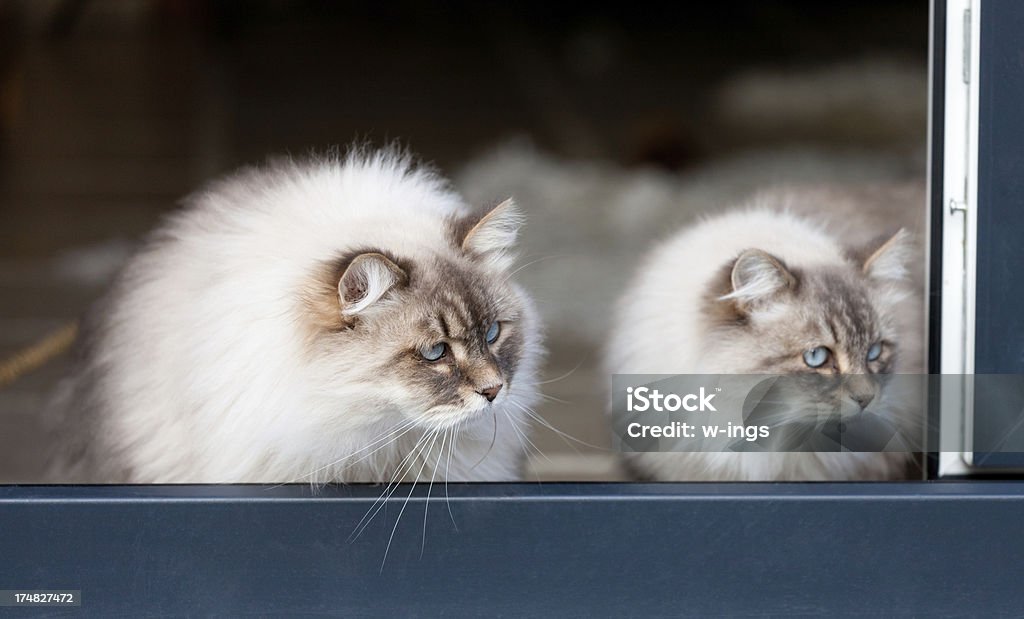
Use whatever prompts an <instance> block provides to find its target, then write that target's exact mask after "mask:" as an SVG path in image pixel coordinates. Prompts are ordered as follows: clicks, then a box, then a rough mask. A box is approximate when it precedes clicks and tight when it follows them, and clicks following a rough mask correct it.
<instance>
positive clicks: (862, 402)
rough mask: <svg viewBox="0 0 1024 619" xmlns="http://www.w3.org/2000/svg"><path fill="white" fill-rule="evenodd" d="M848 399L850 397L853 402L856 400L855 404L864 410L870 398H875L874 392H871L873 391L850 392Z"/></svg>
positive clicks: (869, 402)
mask: <svg viewBox="0 0 1024 619" xmlns="http://www.w3.org/2000/svg"><path fill="white" fill-rule="evenodd" d="M850 399H852V400H853V401H854V402H856V403H857V405H858V406H860V409H861V410H864V409H865V408H867V407H868V404H871V400H874V399H875V394H873V393H851V394H850Z"/></svg>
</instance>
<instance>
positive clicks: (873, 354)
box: [868, 342, 882, 361]
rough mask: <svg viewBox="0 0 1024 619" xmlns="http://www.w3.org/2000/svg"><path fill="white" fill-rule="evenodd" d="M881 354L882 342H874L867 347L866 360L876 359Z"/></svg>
mask: <svg viewBox="0 0 1024 619" xmlns="http://www.w3.org/2000/svg"><path fill="white" fill-rule="evenodd" d="M881 356H882V343H881V342H875V343H874V344H872V345H871V348H869V349H868V361H878V358H879V357H881Z"/></svg>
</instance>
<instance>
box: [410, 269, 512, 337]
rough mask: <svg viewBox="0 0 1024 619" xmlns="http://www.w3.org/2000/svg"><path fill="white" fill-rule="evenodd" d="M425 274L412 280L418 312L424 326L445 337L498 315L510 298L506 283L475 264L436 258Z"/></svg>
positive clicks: (460, 334)
mask: <svg viewBox="0 0 1024 619" xmlns="http://www.w3.org/2000/svg"><path fill="white" fill-rule="evenodd" d="M427 266H428V268H427V269H421V270H420V272H421V274H422V277H421V278H420V279H419V280H418V281H414V282H412V288H413V294H414V295H415V298H416V301H417V302H416V305H417V307H416V314H417V315H418V316H417V317H418V322H419V323H420V325H421V327H422V328H427V329H430V330H432V331H436V332H439V333H441V334H442V335H444V336H445V337H452V338H459V337H464V336H466V335H468V334H469V333H472V332H475V331H476V330H478V329H479V328H480V325H481V324H483V323H484V322H486V321H489V320H495V319H497V317H498V316H497V314H498V313H499V312H500V310H501V305H502V304H507V303H509V302H510V295H508V294H507V291H506V290H505V288H506V284H505V283H504V282H503V281H502V280H500V279H496V278H495V277H494V276H489V275H488V274H487V273H484V272H482V271H480V270H478V269H475V268H473V266H472V265H471V264H464V263H460V262H458V261H455V260H449V259H444V258H436V259H434V260H433V261H431V263H430V264H429V265H427Z"/></svg>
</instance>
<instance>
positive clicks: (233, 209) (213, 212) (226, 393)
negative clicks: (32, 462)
mask: <svg viewBox="0 0 1024 619" xmlns="http://www.w3.org/2000/svg"><path fill="white" fill-rule="evenodd" d="M521 223H522V217H521V215H520V214H519V213H518V212H517V210H516V207H515V206H514V204H512V202H511V201H510V200H509V201H506V202H503V203H501V204H499V205H498V206H496V207H494V208H493V209H490V210H489V211H484V212H476V211H474V209H471V208H469V207H468V206H467V205H466V204H465V203H464V201H463V200H462V199H461V198H460V196H459V195H457V194H456V193H455V192H454V191H452V189H451V188H450V187H449V185H448V183H447V182H446V181H444V180H443V179H441V178H440V177H439V176H438V175H436V174H435V173H433V172H431V171H429V170H427V169H424V168H419V167H416V166H414V165H413V164H412V163H411V161H410V159H409V158H408V157H407V156H404V155H401V154H396V153H395V152H391V151H383V152H375V153H369V154H365V153H363V154H361V153H354V154H351V155H349V156H348V157H347V158H342V159H338V158H327V159H323V160H318V161H311V162H306V163H294V162H291V161H282V162H276V163H274V164H272V165H269V166H266V167H261V168H251V169H246V170H243V171H241V172H239V173H236V174H234V175H231V176H229V177H227V178H225V179H223V180H220V181H218V182H215V183H213V184H211V185H210V186H208V187H207V188H206V189H204V190H202V191H200V192H199V193H197V194H196V195H194V196H192V197H190V198H188V199H187V200H186V205H185V208H184V209H183V210H181V211H179V212H177V213H175V214H173V215H172V216H170V217H169V218H168V219H167V220H166V221H165V222H164V223H163V224H162V225H161V226H159V228H158V229H156V230H155V231H154V232H153V233H152V234H151V236H150V237H149V238H148V239H147V240H146V242H145V243H144V245H143V247H142V249H141V250H140V251H139V252H138V253H137V254H136V255H135V256H134V257H133V258H132V259H131V260H130V261H129V263H128V264H127V266H126V268H125V269H124V270H123V272H122V273H121V274H120V276H119V277H118V279H117V281H116V283H115V285H114V286H113V288H112V290H111V291H110V292H109V294H108V295H107V296H106V297H105V298H104V299H103V300H101V301H100V302H99V303H97V304H96V306H95V307H94V308H92V310H91V311H90V312H89V315H88V317H87V318H86V320H85V321H84V327H83V337H82V338H81V345H80V347H79V351H78V352H79V355H80V358H79V363H78V366H77V368H76V370H75V372H74V374H73V375H72V376H71V377H69V378H68V379H67V380H66V381H65V382H64V383H63V384H62V385H61V387H60V389H59V393H58V394H57V396H56V398H55V400H54V403H53V406H52V410H51V418H52V420H53V421H54V425H55V427H56V429H57V432H58V434H59V436H60V438H59V440H58V441H57V442H56V443H55V450H54V456H53V466H52V470H51V474H50V479H51V481H53V482H63V483H69V482H92V483H125V482H129V483H179V482H191V483H196V482H202V483H221V482H236V483H237V482H292V481H296V482H313V483H319V482H327V481H345V482H349V481H384V482H388V481H392V480H395V481H400V480H413V479H428V478H429V479H433V478H446V479H452V480H489V481H499V480H513V479H517V478H518V477H519V475H520V460H521V458H522V456H523V452H524V447H523V442H524V441H523V437H522V436H521V434H524V433H526V432H527V431H528V429H527V428H528V424H527V422H526V419H527V418H528V415H527V413H526V412H525V411H526V410H527V409H528V408H529V407H531V406H533V404H534V402H535V399H536V397H537V388H536V382H537V379H536V374H537V366H538V363H539V360H540V358H541V336H540V327H539V324H538V322H537V317H536V311H535V309H534V306H533V303H532V301H531V299H530V298H529V296H528V295H527V294H526V293H525V292H524V291H523V290H522V289H521V288H519V287H518V286H517V285H515V284H514V283H513V282H511V281H510V277H511V274H510V270H509V268H510V266H511V264H512V260H513V255H512V251H513V246H514V244H515V242H516V237H517V231H518V229H519V227H520V224H521Z"/></svg>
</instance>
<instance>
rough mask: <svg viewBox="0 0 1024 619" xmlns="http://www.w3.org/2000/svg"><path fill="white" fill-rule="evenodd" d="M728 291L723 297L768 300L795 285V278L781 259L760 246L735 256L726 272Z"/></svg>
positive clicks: (744, 301) (748, 301) (746, 301)
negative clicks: (728, 280)
mask: <svg viewBox="0 0 1024 619" xmlns="http://www.w3.org/2000/svg"><path fill="white" fill-rule="evenodd" d="M730 281H731V284H732V291H731V292H730V293H729V294H727V295H725V296H723V297H722V299H723V300H735V301H738V302H740V303H741V304H744V305H753V304H756V303H760V302H763V301H768V300H770V299H772V298H774V297H776V296H777V295H779V294H781V293H782V292H784V291H786V290H790V289H792V288H793V287H795V286H796V277H795V276H794V275H793V274H792V273H791V272H790V271H789V269H788V268H786V265H785V264H783V262H782V261H781V260H779V259H778V258H776V257H775V256H773V255H771V254H769V253H768V252H765V251H761V250H760V249H748V250H745V251H744V252H743V253H741V254H740V255H739V257H737V258H736V262H734V263H733V265H732V274H731V275H730Z"/></svg>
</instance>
